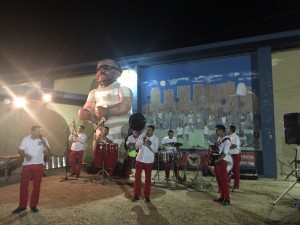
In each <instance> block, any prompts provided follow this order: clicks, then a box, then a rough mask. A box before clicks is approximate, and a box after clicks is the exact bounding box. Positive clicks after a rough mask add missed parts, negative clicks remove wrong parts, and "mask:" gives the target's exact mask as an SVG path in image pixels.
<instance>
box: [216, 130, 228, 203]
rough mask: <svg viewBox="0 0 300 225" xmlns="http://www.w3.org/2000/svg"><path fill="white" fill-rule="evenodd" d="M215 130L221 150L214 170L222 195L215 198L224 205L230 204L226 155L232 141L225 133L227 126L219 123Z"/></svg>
mask: <svg viewBox="0 0 300 225" xmlns="http://www.w3.org/2000/svg"><path fill="white" fill-rule="evenodd" d="M215 131H216V135H217V136H218V137H219V138H218V142H217V144H216V145H217V146H218V150H219V158H218V159H216V160H215V165H214V172H215V176H216V180H217V182H218V187H219V190H220V197H219V198H218V199H214V201H215V202H220V203H221V204H222V205H229V204H230V197H229V185H228V175H227V161H226V157H227V155H228V152H229V148H230V146H231V141H230V138H229V137H228V136H226V135H225V127H224V126H223V125H220V124H219V125H217V126H216V127H215Z"/></svg>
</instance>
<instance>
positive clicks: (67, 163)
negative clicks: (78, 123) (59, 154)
mask: <svg viewBox="0 0 300 225" xmlns="http://www.w3.org/2000/svg"><path fill="white" fill-rule="evenodd" d="M74 125H75V121H72V123H70V124H69V125H68V127H67V128H66V129H65V130H64V131H68V135H67V145H66V146H67V150H66V152H68V151H69V150H70V146H69V136H70V127H71V126H74ZM65 155H66V167H65V172H66V176H65V177H62V178H61V181H59V182H62V181H65V180H78V179H76V178H71V179H70V178H68V170H69V157H70V156H68V154H66V153H65Z"/></svg>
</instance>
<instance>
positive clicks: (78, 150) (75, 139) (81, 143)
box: [69, 126, 87, 178]
mask: <svg viewBox="0 0 300 225" xmlns="http://www.w3.org/2000/svg"><path fill="white" fill-rule="evenodd" d="M83 131H84V126H80V127H79V128H78V130H77V133H76V132H72V134H71V135H70V136H69V141H71V142H72V145H71V151H70V157H69V164H70V166H71V170H72V174H71V175H70V176H74V175H76V177H77V178H78V177H79V175H80V172H81V167H82V158H83V153H84V148H85V142H86V139H87V136H86V134H85V133H84V132H83ZM76 158H77V167H76Z"/></svg>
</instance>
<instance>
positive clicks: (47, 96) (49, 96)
mask: <svg viewBox="0 0 300 225" xmlns="http://www.w3.org/2000/svg"><path fill="white" fill-rule="evenodd" d="M43 100H44V102H51V100H52V95H51V94H44V95H43Z"/></svg>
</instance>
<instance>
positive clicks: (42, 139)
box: [40, 134, 46, 145]
mask: <svg viewBox="0 0 300 225" xmlns="http://www.w3.org/2000/svg"><path fill="white" fill-rule="evenodd" d="M40 139H41V142H42V144H43V145H45V144H46V142H45V139H44V138H43V136H42V135H41V134H40Z"/></svg>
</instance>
